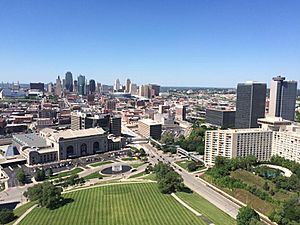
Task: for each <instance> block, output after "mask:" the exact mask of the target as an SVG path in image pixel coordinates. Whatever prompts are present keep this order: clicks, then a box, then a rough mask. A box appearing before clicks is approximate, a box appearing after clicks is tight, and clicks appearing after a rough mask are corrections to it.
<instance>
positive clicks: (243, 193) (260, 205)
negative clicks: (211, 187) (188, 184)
mask: <svg viewBox="0 0 300 225" xmlns="http://www.w3.org/2000/svg"><path fill="white" fill-rule="evenodd" d="M202 178H203V179H204V180H206V181H207V182H209V183H212V184H213V182H212V180H211V177H210V176H208V175H206V174H205V175H204V176H202ZM215 186H217V185H215ZM218 188H220V189H221V190H223V191H225V192H226V193H227V194H229V195H231V196H233V197H234V198H236V199H238V200H240V201H241V202H243V203H245V204H247V205H249V206H251V207H252V208H254V209H256V210H258V211H259V212H261V213H263V214H265V215H267V216H268V215H269V214H270V213H271V212H272V210H273V209H274V205H272V203H270V202H267V201H264V200H261V199H260V198H259V197H257V196H255V195H254V194H252V193H250V192H249V191H247V190H244V189H233V190H230V189H228V188H222V187H218Z"/></svg>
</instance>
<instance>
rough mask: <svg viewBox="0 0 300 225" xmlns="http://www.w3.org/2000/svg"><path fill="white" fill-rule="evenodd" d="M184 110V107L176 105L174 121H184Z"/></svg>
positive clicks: (185, 107)
mask: <svg viewBox="0 0 300 225" xmlns="http://www.w3.org/2000/svg"><path fill="white" fill-rule="evenodd" d="M186 109H187V106H186V105H177V106H176V113H175V119H176V120H180V121H183V120H186Z"/></svg>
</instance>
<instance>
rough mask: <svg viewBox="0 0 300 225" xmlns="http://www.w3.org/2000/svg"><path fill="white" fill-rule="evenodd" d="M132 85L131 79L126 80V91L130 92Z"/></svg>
mask: <svg viewBox="0 0 300 225" xmlns="http://www.w3.org/2000/svg"><path fill="white" fill-rule="evenodd" d="M130 85H131V81H130V79H126V82H125V92H127V93H129V92H130Z"/></svg>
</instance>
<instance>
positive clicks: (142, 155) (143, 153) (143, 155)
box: [140, 148, 146, 157]
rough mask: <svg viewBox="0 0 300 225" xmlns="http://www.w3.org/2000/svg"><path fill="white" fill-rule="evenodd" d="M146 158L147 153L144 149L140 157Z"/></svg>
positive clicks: (141, 150)
mask: <svg viewBox="0 0 300 225" xmlns="http://www.w3.org/2000/svg"><path fill="white" fill-rule="evenodd" d="M145 156H146V152H145V150H144V149H143V148H141V149H140V157H145Z"/></svg>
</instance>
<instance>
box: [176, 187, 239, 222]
mask: <svg viewBox="0 0 300 225" xmlns="http://www.w3.org/2000/svg"><path fill="white" fill-rule="evenodd" d="M176 195H177V196H178V197H179V198H180V199H181V200H183V201H184V202H185V203H187V204H188V205H189V206H191V207H192V208H193V209H195V210H196V211H198V212H199V213H201V214H203V215H205V216H206V217H207V218H209V219H210V220H211V221H212V222H213V223H214V224H215V225H223V224H224V225H225V224H226V225H233V224H236V223H235V220H234V219H233V218H232V217H230V216H229V215H227V214H226V213H225V212H223V211H222V210H220V209H218V208H217V207H216V206H214V205H213V204H212V203H210V202H209V201H207V200H206V199H204V198H203V197H201V196H200V195H198V194H197V193H192V194H189V193H184V192H179V193H176Z"/></svg>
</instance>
